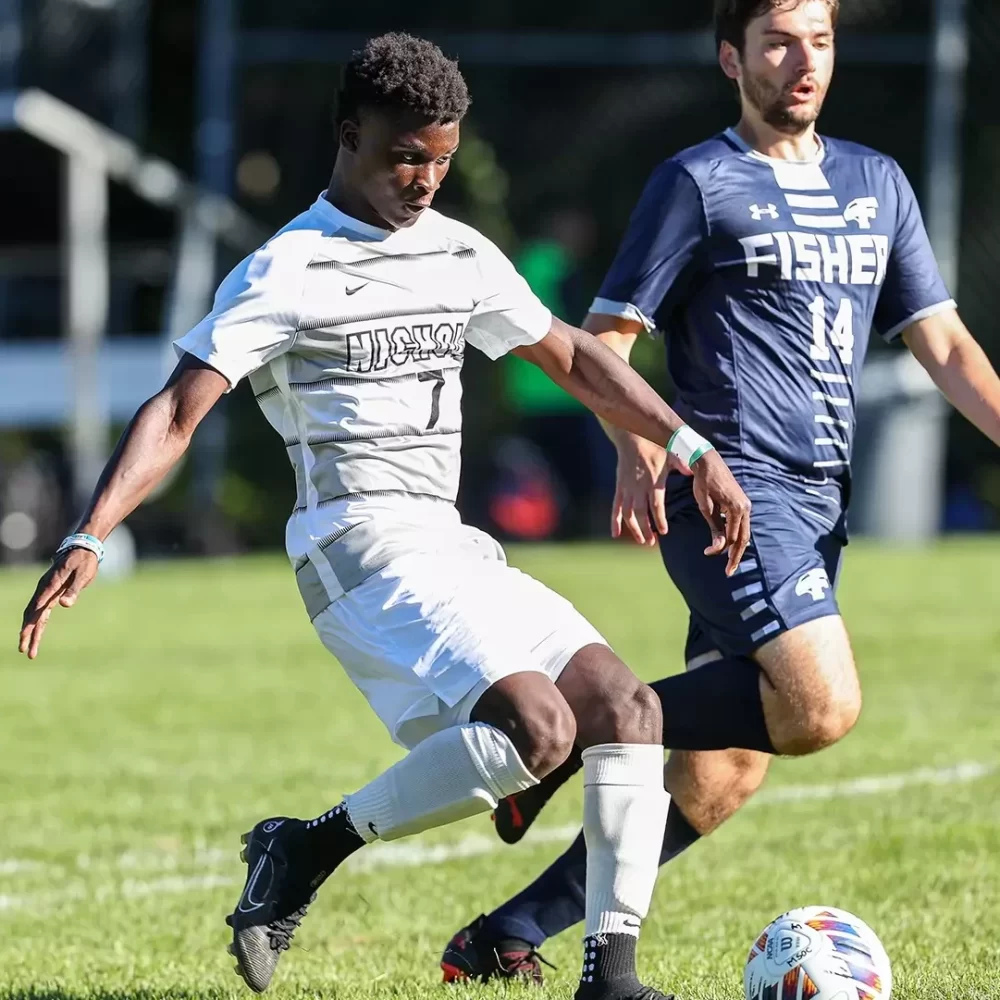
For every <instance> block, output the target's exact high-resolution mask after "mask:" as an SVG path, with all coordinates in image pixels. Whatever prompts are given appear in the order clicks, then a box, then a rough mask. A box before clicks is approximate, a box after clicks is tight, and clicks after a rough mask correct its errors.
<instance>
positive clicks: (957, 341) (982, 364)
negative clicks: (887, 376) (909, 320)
mask: <svg viewBox="0 0 1000 1000" xmlns="http://www.w3.org/2000/svg"><path fill="white" fill-rule="evenodd" d="M903 341H904V342H905V343H906V346H907V347H908V348H909V349H910V350H911V351H912V352H913V356H914V357H915V358H916V359H917V360H918V361H919V362H920V363H921V364H922V365H923V366H924V368H926V369H927V372H928V374H929V375H930V377H931V378H932V379H933V380H934V383H935V385H937V387H938V388H939V389H940V390H941V392H942V393H944V395H945V396H946V397H947V398H948V400H949V401H950V402H951V403H952V405H953V406H954V407H955V409H957V410H958V411H959V412H960V413H961V414H962V415H963V416H965V417H966V418H967V419H968V420H970V421H971V422H972V423H973V424H975V425H976V427H978V428H979V429H980V430H981V431H982V432H983V433H984V434H985V435H986V436H987V437H988V438H989V439H990V440H991V441H992V442H993V443H994V444H997V445H1000V378H998V377H997V373H996V372H995V371H994V369H993V366H992V365H991V364H990V360H989V358H987V357H986V354H985V353H984V351H983V349H982V348H981V347H980V346H979V344H977V343H976V341H975V340H974V339H973V337H972V334H971V333H969V331H968V330H967V329H966V327H965V324H964V323H963V322H962V320H961V318H960V317H959V315H958V312H957V311H956V310H954V309H946V310H945V311H944V312H939V313H936V314H935V315H933V316H928V317H927V318H926V319H921V320H917V322H916V323H913V324H911V325H910V326H908V327H907V328H906V329H905V330H904V331H903Z"/></svg>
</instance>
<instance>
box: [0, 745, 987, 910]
mask: <svg viewBox="0 0 1000 1000" xmlns="http://www.w3.org/2000/svg"><path fill="white" fill-rule="evenodd" d="M997 769H998V765H997V764H993V763H982V762H975V761H970V762H966V763H962V764H955V765H953V766H951V767H943V768H920V769H918V770H916V771H907V772H904V773H901V774H883V775H873V776H871V777H867V778H854V779H852V780H849V781H839V782H832V783H830V784H815V785H785V786H779V787H778V788H774V789H770V790H767V789H765V790H764V791H762V792H761V793H760V794H759V795H757V796H755V797H754V798H753V799H751V800H750V802H749V803H748V805H754V804H757V805H759V806H767V805H774V804H776V803H783V802H815V801H825V800H829V799H838V798H859V797H863V796H869V795H885V794H888V793H891V792H898V791H901V790H902V789H905V788H913V787H919V786H926V785H954V784H968V783H969V782H973V781H978V780H980V779H981V778H985V777H987V776H988V775H990V774H994V773H995V772H996V771H997ZM579 831H580V825H579V823H571V824H566V825H564V826H550V827H541V828H538V827H536V828H534V829H532V830H531V831H530V832H529V833H528V835H527V837H526V843H528V844H535V845H539V844H550V843H566V844H568V842H569V841H570V840H572V839H573V838H574V837H575V836H576V835H577V834H578V833H579ZM501 849H502V845H501V843H500V841H499V839H498V838H497V837H495V836H485V835H483V834H479V833H473V834H469V835H467V836H465V837H462V838H461V839H460V840H457V841H452V842H451V843H444V844H421V843H414V842H412V841H401V842H399V843H389V844H375V845H373V846H372V847H370V848H368V849H367V850H365V851H362V852H361V853H359V854H356V855H355V856H354V857H353V858H351V859H350V860H349V861H348V862H347V866H346V867H347V868H348V869H349V870H350V871H353V872H370V871H375V870H377V869H381V868H417V867H423V866H425V865H439V864H445V863H447V862H449V861H455V860H459V859H462V858H472V857H478V856H480V855H484V854H492V853H494V852H497V851H499V850H501ZM233 856H234V851H231V850H226V849H223V848H207V847H199V849H198V850H197V851H196V852H195V853H194V854H193V855H192V857H191V860H190V862H186V861H185V859H183V858H180V857H176V856H169V855H168V856H166V857H163V858H157V856H156V855H136V854H134V853H128V854H124V855H121V856H120V857H119V858H117V859H114V861H113V862H111V863H110V864H109V863H108V862H102V863H97V862H95V861H94V860H93V859H91V858H90V857H89V856H87V855H81V856H80V857H79V858H78V859H77V871H78V872H93V871H103V870H107V869H108V868H113V869H117V870H118V871H119V872H121V873H123V874H124V873H125V872H128V873H130V874H129V875H128V876H127V877H125V878H124V879H121V880H118V881H113V882H111V881H109V882H103V883H98V884H96V885H94V884H93V883H90V882H87V881H85V880H84V879H82V878H80V877H79V875H77V876H76V877H73V876H72V875H70V877H69V878H67V875H68V873H67V871H66V870H65V869H64V868H59V867H58V866H54V865H42V864H40V863H38V862H33V861H18V860H16V859H11V860H6V861H5V860H0V875H14V874H17V873H20V872H38V871H45V872H48V873H50V874H56V873H58V874H59V875H60V881H61V882H62V885H61V887H60V888H59V889H54V890H51V891H45V890H43V891H41V892H37V893H32V894H30V895H29V894H24V895H3V894H0V914H2V913H4V912H9V911H21V912H24V911H25V910H27V911H38V910H45V909H49V908H52V907H58V906H60V905H64V904H67V903H73V902H76V901H84V900H85V901H88V902H92V901H95V900H97V901H102V900H106V899H110V898H120V899H136V898H140V897H143V896H153V895H156V896H162V895H174V894H177V893H185V892H194V891H200V890H208V889H216V888H219V887H225V886H236V885H238V884H240V883H241V882H242V878H241V877H237V876H235V875H223V874H221V873H213V872H211V869H215V868H218V867H219V866H220V865H222V864H228V863H230V862H231V861H232V860H233ZM147 860H150V861H155V864H154V865H151V866H150V867H144V865H143V862H145V861H147ZM188 865H190V866H193V867H195V868H202V869H203V870H205V871H204V873H203V874H194V875H164V876H162V877H160V878H156V879H150V880H140V879H136V878H133V877H131V873H135V872H140V871H146V872H150V871H161V872H162V871H165V870H172V869H175V868H179V867H182V866H184V867H188Z"/></svg>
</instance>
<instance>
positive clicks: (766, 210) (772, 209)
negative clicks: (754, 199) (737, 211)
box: [750, 204, 778, 222]
mask: <svg viewBox="0 0 1000 1000" xmlns="http://www.w3.org/2000/svg"><path fill="white" fill-rule="evenodd" d="M750 214H751V215H752V216H753V221H754V222H760V221H761V219H763V218H764V216H765V215H766V216H767V217H768V218H769V219H776V218H777V217H778V206H777V205H773V204H768V205H765V206H764V207H763V208H761V206H760V205H751V206H750Z"/></svg>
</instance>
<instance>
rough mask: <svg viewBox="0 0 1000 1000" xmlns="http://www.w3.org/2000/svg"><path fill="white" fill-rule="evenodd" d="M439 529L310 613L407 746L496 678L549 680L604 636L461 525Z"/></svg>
mask: <svg viewBox="0 0 1000 1000" xmlns="http://www.w3.org/2000/svg"><path fill="white" fill-rule="evenodd" d="M447 535H448V536H450V537H448V538H447V539H443V540H442V543H441V545H440V547H439V549H438V551H436V552H435V553H434V554H427V553H413V554H410V555H406V556H402V557H399V558H397V559H395V560H394V561H393V562H391V563H390V564H389V565H388V566H386V567H385V568H384V569H382V570H380V571H379V572H377V573H375V574H374V575H372V576H370V577H369V578H368V579H367V580H365V581H363V582H362V583H360V584H359V585H358V586H356V587H354V588H353V589H351V590H349V591H348V592H347V593H346V594H344V595H343V596H342V597H340V598H339V599H338V600H336V601H334V602H333V604H331V605H330V606H329V607H328V608H327V609H326V610H325V611H323V612H321V613H320V614H319V615H318V616H317V617H316V618H315V619H314V620H313V624H314V625H315V626H316V631H317V632H318V633H319V637H320V638H321V639H322V640H323V645H325V646H326V648H327V649H328V650H329V651H330V652H331V653H333V655H334V656H335V657H337V659H338V660H339V661H340V663H341V665H342V666H343V667H344V669H345V670H346V671H347V674H348V676H349V677H350V678H351V680H352V681H353V682H354V684H355V685H356V686H357V688H358V689H359V690H360V691H361V693H362V694H363V695H364V696H365V698H367V699H368V703H369V704H370V705H371V707H372V708H373V709H374V710H375V714H376V715H378V717H379V718H380V719H381V720H382V722H383V724H384V725H385V727H386V728H387V729H388V730H389V733H390V735H391V736H392V738H393V740H394V741H395V742H396V743H398V744H400V745H401V746H404V747H407V748H412V747H414V746H416V745H417V744H418V743H419V742H420V741H421V740H424V739H426V738H427V737H428V736H430V735H431V734H433V733H435V732H437V731H439V730H441V729H446V728H449V727H451V726H457V725H463V724H465V723H467V722H468V721H469V715H470V713H471V712H472V710H473V708H474V707H475V705H476V702H477V701H478V700H479V698H480V697H481V696H482V694H483V693H484V692H485V691H486V689H487V688H488V687H490V686H491V685H492V684H494V683H496V681H498V680H500V678H502V677H507V676H508V675H510V674H517V673H523V672H525V671H536V672H538V673H543V674H546V675H547V676H548V677H550V678H552V680H553V681H554V680H556V679H557V678H558V677H559V675H560V674H561V673H562V670H563V668H564V667H565V666H566V664H567V663H568V662H569V660H570V659H571V657H572V656H573V655H574V654H575V653H576V652H578V651H579V650H580V649H582V648H583V647H584V646H589V645H592V644H594V643H600V644H602V645H607V643H606V642H605V640H604V638H603V637H602V636H601V634H600V633H599V632H598V631H597V630H596V629H595V628H594V627H593V626H592V625H591V624H590V623H589V622H588V621H587V620H586V619H585V618H584V617H583V616H582V615H581V614H580V613H579V612H578V611H577V610H576V608H574V607H573V605H572V604H570V602H569V601H567V600H566V599H565V598H563V597H560V596H559V595H558V594H556V593H554V592H553V591H551V590H549V589H548V588H547V587H545V586H543V585H542V584H540V583H539V582H538V581H537V580H534V579H532V578H531V577H530V576H528V575H527V574H525V573H522V572H520V570H516V569H513V568H511V567H510V566H508V565H507V561H506V558H505V557H504V553H503V549H502V548H501V547H500V546H499V545H498V544H497V543H496V542H495V541H494V540H493V539H492V538H490V536H489V535H486V534H484V533H483V532H481V531H478V530H477V529H475V528H470V527H468V526H467V525H459V526H458V528H457V530H456V531H455V533H454V534H452V532H447Z"/></svg>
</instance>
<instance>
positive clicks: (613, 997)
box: [574, 981, 676, 1000]
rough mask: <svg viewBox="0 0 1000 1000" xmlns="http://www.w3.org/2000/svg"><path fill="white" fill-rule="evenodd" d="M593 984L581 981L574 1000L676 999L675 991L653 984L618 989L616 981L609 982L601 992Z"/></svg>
mask: <svg viewBox="0 0 1000 1000" xmlns="http://www.w3.org/2000/svg"><path fill="white" fill-rule="evenodd" d="M592 985H593V984H589V983H581V984H580V986H579V987H578V989H577V991H576V995H575V997H574V1000H676V997H675V996H674V995H673V993H669V994H667V993H661V992H660V991H659V990H654V989H653V988H652V987H651V986H642V985H639V986H623V987H621V988H618V989H616V986H615V983H614V981H612V982H610V983H607V984H605V985H604V987H603V988H602V989H601V991H600V992H597V991H594V990H592V989H591V988H590V987H591V986H592Z"/></svg>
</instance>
